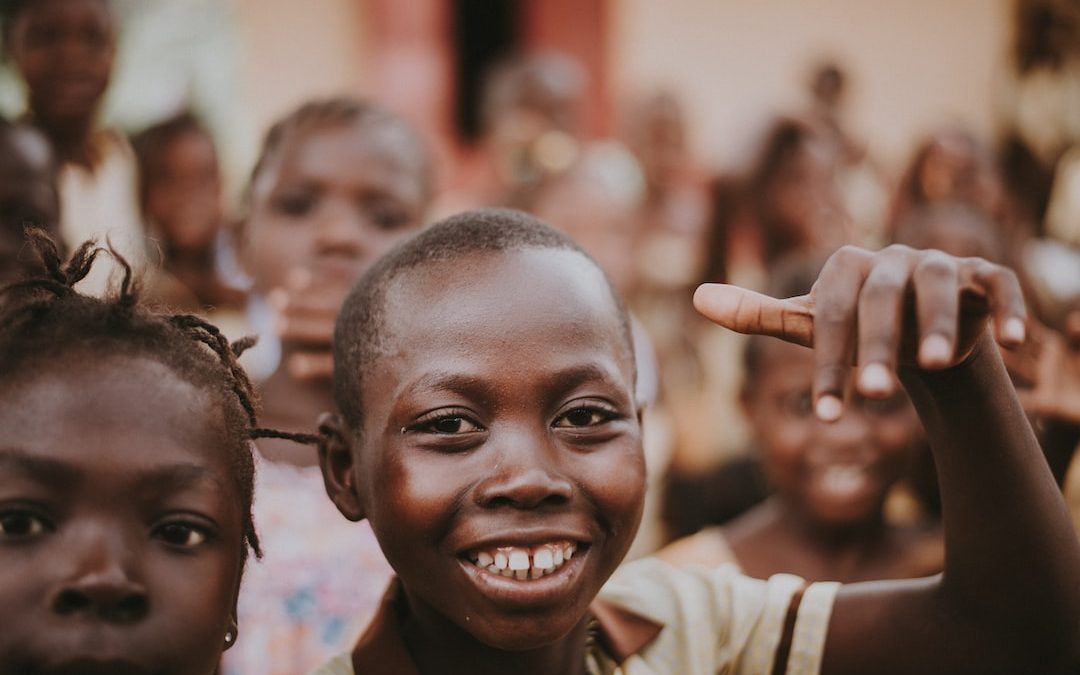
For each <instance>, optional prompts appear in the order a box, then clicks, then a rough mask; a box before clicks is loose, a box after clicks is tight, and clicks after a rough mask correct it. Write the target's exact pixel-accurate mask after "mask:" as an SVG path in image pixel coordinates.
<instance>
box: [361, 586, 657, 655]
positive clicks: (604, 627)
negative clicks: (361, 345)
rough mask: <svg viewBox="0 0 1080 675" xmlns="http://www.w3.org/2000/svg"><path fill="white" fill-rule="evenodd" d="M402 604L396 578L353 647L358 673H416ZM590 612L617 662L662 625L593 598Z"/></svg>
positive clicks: (603, 644)
mask: <svg viewBox="0 0 1080 675" xmlns="http://www.w3.org/2000/svg"><path fill="white" fill-rule="evenodd" d="M402 603H404V592H403V590H402V587H401V581H400V580H399V579H398V578H396V577H395V578H394V580H393V581H391V582H390V587H389V588H388V589H387V590H386V593H385V594H384V595H383V599H382V602H381V603H380V605H379V609H378V611H377V612H376V613H375V617H374V618H373V619H372V620H371V623H370V624H368V627H367V629H366V630H365V631H364V634H363V635H361V636H360V639H359V641H357V643H356V647H355V648H354V649H353V653H352V662H353V670H354V671H355V672H356V673H357V675H359V674H361V673H362V674H363V675H419V674H418V673H417V670H416V664H415V663H413V660H412V658H411V657H410V656H409V652H408V650H407V649H406V648H405V640H404V638H402V636H401V631H400V630H399V624H398V620H397V614H398V611H399V610H398V607H399V606H401V604H402ZM590 611H591V612H592V615H593V618H595V619H596V622H597V624H598V625H599V628H600V633H599V635H598V640H599V643H600V646H601V647H602V648H603V649H604V651H605V652H606V653H607V654H608V655H609V656H611V657H612V658H614V659H615V660H616V662H618V663H620V664H621V663H623V662H624V661H626V660H627V659H628V658H630V657H631V656H633V655H635V654H637V653H638V652H640V651H641V650H642V649H644V648H645V647H647V646H648V645H649V644H650V643H651V642H652V641H653V640H655V639H656V637H657V636H658V635H659V634H660V631H661V630H663V628H664V626H663V624H659V623H656V622H655V621H653V620H651V619H648V618H646V617H643V616H641V615H639V614H635V613H634V612H631V611H630V610H628V609H625V608H623V607H620V606H618V605H613V604H611V603H608V602H605V601H603V600H599V599H597V600H594V601H593V603H592V606H591V607H590Z"/></svg>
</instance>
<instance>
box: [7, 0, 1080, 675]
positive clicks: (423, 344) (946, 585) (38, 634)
mask: <svg viewBox="0 0 1080 675" xmlns="http://www.w3.org/2000/svg"><path fill="white" fill-rule="evenodd" d="M0 9H2V12H3V14H2V16H0V20H2V27H3V28H2V35H3V49H4V54H5V55H6V57H7V59H8V62H9V63H10V64H11V66H12V67H13V68H14V69H15V71H16V72H17V73H18V74H19V76H20V77H21V79H22V82H23V83H24V84H25V87H26V92H27V97H26V100H27V108H26V110H25V112H24V114H23V115H22V116H21V117H20V118H18V119H15V120H10V121H9V120H2V119H0V569H3V570H4V573H3V574H0V626H3V628H2V629H0V675H101V674H102V673H118V674H120V675H150V674H155V675H174V674H175V675H213V674H217V673H222V674H224V675H249V674H255V673H258V674H260V675H262V674H272V675H303V674H304V673H313V674H314V675H352V674H354V673H355V675H373V674H383V673H385V674H387V675H390V674H404V675H409V674H414V673H415V674H416V675H444V674H446V675H450V674H456V673H474V674H477V675H483V674H485V673H503V672H508V671H511V672H516V673H520V674H521V675H532V674H536V675H541V674H551V673H565V674H567V675H616V674H619V675H652V674H661V673H665V674H679V675H683V674H685V675H695V674H701V675H706V674H712V673H740V674H745V675H751V674H759V673H760V674H763V675H768V674H770V673H789V674H791V675H809V674H812V673H825V674H828V675H833V674H846V673H868V672H873V673H931V674H932V673H942V674H946V673H948V674H953V673H1002V674H1015V673H1046V674H1048V675H1053V674H1055V673H1062V674H1064V673H1074V672H1077V671H1078V669H1080V541H1078V538H1077V531H1076V529H1074V528H1075V525H1074V523H1078V522H1080V518H1078V517H1077V516H1080V514H1077V513H1074V514H1070V512H1069V504H1068V503H1067V501H1066V499H1065V498H1064V497H1063V490H1064V491H1065V492H1066V493H1068V492H1069V491H1070V490H1071V489H1073V488H1070V485H1069V483H1070V480H1072V481H1075V480H1076V476H1077V475H1080V474H1078V473H1077V471H1076V469H1075V467H1073V464H1074V463H1073V457H1074V454H1075V451H1076V449H1077V448H1078V446H1080V291H1076V292H1073V291H1070V290H1069V289H1075V288H1076V287H1077V286H1078V285H1080V263H1078V262H1077V261H1078V255H1077V254H1076V252H1075V250H1073V249H1072V248H1070V246H1075V244H1076V243H1077V242H1072V243H1071V244H1070V243H1069V242H1067V241H1055V240H1054V239H1053V237H1052V236H1048V235H1049V234H1052V233H1048V232H1047V228H1046V227H1044V222H1043V220H1042V219H1043V218H1044V217H1045V216H1046V213H1047V212H1049V211H1050V210H1051V206H1050V205H1049V204H1048V203H1047V200H1049V199H1050V198H1051V196H1050V193H1049V191H1047V192H1046V194H1042V193H1039V192H1038V190H1037V189H1036V188H1037V187H1038V186H1035V187H1031V186H1030V185H1027V187H1025V185H1026V184H1025V183H1024V182H1023V180H1022V179H1023V177H1024V176H1023V175H1021V174H1020V173H1018V172H1017V171H1012V172H1010V171H1011V169H1010V167H1012V168H1013V169H1015V167H1014V166H1012V165H1010V164H1009V163H1008V162H1007V161H1004V160H1006V159H1008V157H1007V156H1002V157H1001V158H999V157H998V155H996V154H995V153H994V152H993V151H992V150H991V148H990V147H989V146H988V145H984V143H983V142H982V141H981V140H979V139H978V138H976V137H975V136H973V135H972V134H970V133H969V132H967V131H966V130H964V129H962V128H958V127H950V128H945V129H942V130H939V131H938V132H936V133H934V134H932V135H930V136H928V138H927V139H926V141H925V142H924V143H923V144H922V145H921V146H920V147H919V148H917V149H915V150H914V152H913V153H912V158H911V161H910V166H909V167H908V168H907V170H906V171H905V172H903V174H902V175H901V176H899V177H898V179H897V180H895V181H894V180H892V179H891V178H890V177H889V176H888V174H887V173H886V172H885V171H883V170H882V169H881V168H880V167H879V166H878V165H877V164H876V163H875V162H874V160H873V158H872V157H871V155H870V153H869V151H868V150H867V146H866V145H865V144H864V143H863V142H862V141H861V140H860V139H858V138H857V137H856V136H855V135H854V134H852V133H851V132H849V130H848V129H847V128H846V126H845V122H844V107H843V106H844V104H845V100H846V95H847V94H846V92H847V89H846V74H845V72H844V70H843V68H842V67H840V66H838V65H836V64H831V63H830V64H826V65H824V66H822V67H821V68H820V69H818V70H817V71H815V72H814V75H813V78H812V79H811V83H810V84H811V86H810V88H809V91H808V94H809V95H808V104H807V106H806V109H805V110H803V111H801V112H796V113H793V114H791V115H788V116H785V117H783V118H781V119H778V120H777V121H776V123H775V124H774V125H773V126H772V127H771V129H770V130H769V132H768V133H767V134H766V136H765V138H764V139H763V142H762V144H761V148H760V153H759V155H758V157H757V160H756V161H755V162H754V163H753V164H752V166H749V167H748V168H747V170H746V171H745V172H744V174H743V175H727V176H723V177H720V178H713V179H710V178H708V177H707V175H706V171H705V170H704V169H703V168H701V167H699V166H696V165H695V163H694V162H693V160H692V159H691V158H690V157H691V155H690V153H689V152H688V148H689V146H690V141H691V139H690V137H689V130H688V129H687V127H686V123H685V120H684V119H683V114H682V110H681V108H680V105H679V102H678V101H677V100H676V99H675V98H674V97H673V96H671V95H670V94H666V93H658V94H655V95H653V96H650V97H648V98H647V99H644V100H642V101H641V102H640V103H639V104H638V105H636V106H633V107H632V112H633V114H632V119H630V120H629V124H628V125H627V128H626V134H625V140H624V141H617V140H604V141H597V140H595V139H589V138H587V137H586V134H585V133H584V132H583V131H582V127H581V125H580V123H579V120H578V118H577V115H578V114H579V109H578V108H579V105H580V103H581V98H582V96H583V95H584V92H585V91H586V89H587V87H588V79H587V74H586V73H585V71H584V69H583V68H581V66H580V65H579V64H577V63H576V62H574V61H573V59H570V58H569V57H566V56H563V55H558V54H550V53H545V54H538V55H524V56H518V57H515V58H513V59H511V60H509V61H508V62H507V63H505V64H504V65H503V66H502V67H500V68H498V69H496V70H495V71H493V73H492V76H491V77H490V79H489V82H488V87H487V90H486V92H485V94H484V104H483V134H482V139H481V141H480V147H481V148H482V149H483V152H484V153H486V160H485V161H486V162H487V163H486V164H485V165H484V166H485V167H486V168H485V169H484V170H483V171H480V172H478V173H477V176H476V178H477V180H476V182H475V183H476V184H475V185H471V186H469V187H468V189H466V190H462V191H460V192H458V193H457V194H446V193H440V192H439V190H438V189H437V188H438V183H437V181H436V175H435V163H436V162H435V158H434V156H433V153H432V151H431V150H430V148H429V143H428V141H427V140H426V139H425V138H424V137H423V135H422V134H421V133H420V132H418V131H417V130H416V129H414V128H413V127H412V126H411V124H410V123H408V122H407V121H406V120H405V119H404V118H403V117H402V116H401V115H399V114H398V113H395V112H393V111H391V110H389V109H387V108H385V107H383V105H381V104H380V103H378V102H377V101H375V100H371V99H366V98H357V97H350V96H338V97H328V98H318V99H313V100H309V101H306V102H304V103H302V104H301V105H299V106H298V107H296V108H295V109H293V110H292V111H290V112H288V113H287V114H285V115H284V116H282V117H281V118H280V119H279V120H278V121H277V122H276V123H274V124H273V125H272V126H271V128H270V129H269V130H268V131H267V132H266V135H265V137H264V141H263V145H262V148H261V151H260V153H259V156H258V158H257V160H256V162H255V163H254V167H253V168H252V170H251V173H250V178H249V181H248V184H247V186H246V189H245V190H244V195H243V198H242V200H241V206H240V208H239V209H238V211H237V212H236V213H234V212H233V209H231V208H230V201H229V199H228V198H227V196H226V187H225V181H224V180H223V178H222V172H221V169H220V158H219V156H218V149H217V144H216V142H215V138H214V137H213V135H212V134H211V133H210V132H209V131H208V130H207V128H206V127H205V126H203V125H202V124H201V123H200V121H199V119H198V117H197V116H196V115H194V114H192V113H191V112H189V111H182V110H181V111H177V114H176V115H175V116H174V117H171V118H169V119H165V120H162V121H161V122H159V123H157V124H154V125H152V126H151V127H149V128H147V129H144V130H142V131H140V132H139V133H137V134H135V135H133V136H131V137H130V138H129V137H127V136H125V135H123V134H121V133H120V132H119V131H116V130H113V129H109V128H104V127H101V126H100V125H99V123H98V121H97V120H98V117H97V113H98V110H99V108H100V106H101V102H102V99H103V97H104V95H105V93H106V91H107V89H108V85H109V81H110V77H111V70H112V66H113V58H114V54H115V51H116V40H117V32H118V23H117V18H116V15H115V13H114V10H115V8H114V7H113V6H112V3H110V2H109V0H11V1H7V2H4V3H3V4H0ZM1029 19H1030V17H1029ZM1032 21H1034V19H1032ZM1029 28H1030V30H1032V31H1035V32H1036V33H1037V34H1036V35H1034V36H1033V37H1032V38H1031V40H1032V41H1029V42H1021V44H1020V45H1018V49H1021V50H1023V49H1027V50H1028V51H1032V50H1034V52H1035V56H1031V55H1030V54H1029V55H1028V56H1029V57H1030V59H1029V60H1030V61H1031V62H1030V63H1028V62H1027V61H1024V63H1027V65H1026V66H1025V68H1026V69H1027V70H1025V71H1024V72H1027V73H1028V74H1030V72H1033V70H1032V69H1036V70H1037V69H1038V68H1045V67H1049V65H1053V64H1055V63H1056V61H1054V54H1055V53H1056V52H1053V50H1051V52H1053V53H1050V55H1049V56H1048V55H1047V54H1045V53H1043V52H1045V51H1046V49H1043V50H1042V51H1039V48H1038V45H1040V44H1042V43H1043V42H1046V40H1048V39H1049V38H1048V37H1047V36H1046V35H1043V34H1042V33H1039V32H1038V31H1039V30H1043V28H1044V27H1042V24H1039V23H1038V22H1037V21H1035V22H1034V23H1032V24H1031V26H1029ZM1039 40H1042V42H1040V41H1039ZM1033 45H1034V46H1033ZM1054 45H1057V46H1055V49H1057V48H1060V49H1064V50H1065V51H1068V46H1067V45H1065V46H1060V45H1058V43H1057V42H1054V43H1053V45H1052V46H1054ZM1044 46H1045V45H1044ZM1025 53H1026V52H1025ZM1061 58H1065V57H1061ZM1070 58H1072V57H1070ZM1032 59H1033V60H1032ZM1020 60H1021V61H1023V58H1020ZM1070 63H1071V61H1070ZM1048 64H1049V65H1048ZM1021 84H1022V78H1021ZM1022 122H1023V120H1021V123H1020V126H1019V127H1018V129H1019V133H1018V134H1017V136H1016V137H1015V138H1014V139H1012V143H1013V144H1014V145H1013V146H1010V147H1011V152H1013V153H1014V154H1015V153H1017V152H1020V150H1017V148H1018V147H1020V146H1022V145H1023V143H1024V138H1025V136H1024V133H1023V132H1024V127H1023V125H1022ZM1028 131H1030V130H1028ZM1029 136H1030V134H1029ZM1028 142H1029V145H1030V144H1032V143H1034V141H1031V140H1030V139H1029V141H1028ZM1016 144H1020V146H1018V145H1016ZM1078 147H1080V146H1078ZM1021 149H1022V148H1021ZM1053 150H1054V153H1053V154H1054V158H1055V159H1061V158H1064V157H1067V156H1068V151H1067V149H1064V148H1058V147H1057V146H1055V147H1054V148H1053ZM1027 151H1028V154H1030V155H1031V156H1032V157H1035V158H1042V159H1045V158H1046V157H1049V154H1048V153H1049V150H1047V148H1046V147H1042V146H1039V147H1034V146H1032V147H1029V148H1027ZM1021 154H1022V153H1021ZM1062 161H1064V160H1062ZM1051 174H1052V172H1051ZM1042 178H1043V179H1046V180H1049V179H1052V178H1053V176H1052V175H1051V176H1049V178H1047V177H1046V176H1043V177H1042ZM1044 182H1045V180H1044ZM1040 185H1042V183H1040ZM1029 188H1030V189H1029ZM1025 190H1026V191H1025ZM890 195H891V197H890ZM1040 200H1041V201H1040ZM862 247H865V248H862ZM1051 259H1052V260H1059V261H1060V260H1063V261H1066V262H1065V263H1064V265H1065V269H1064V270H1063V269H1059V267H1060V265H1058V266H1053V265H1051V266H1049V269H1048V266H1047V265H1046V264H1045V263H1040V262H1039V261H1046V260H1051ZM1073 264H1075V265H1076V266H1075V267H1069V265H1073ZM1070 282H1071V283H1072V285H1071V286H1070V285H1069V283H1070ZM695 288H696V289H697V290H696V292H695V290H694V289H695ZM1062 289H1065V290H1062ZM740 335H741V336H743V337H737V336H740ZM249 336H250V337H249ZM737 445H744V446H746V448H747V449H748V451H747V452H742V453H740V454H738V456H737V457H736V459H734V460H731V461H728V462H726V463H723V462H718V461H717V458H718V457H720V456H722V455H724V454H725V453H727V454H729V455H730V452H731V448H732V447H734V446H737ZM720 447H722V448H723V450H724V452H718V451H717V448H720ZM729 459H730V458H729ZM1070 467H1072V468H1073V471H1072V472H1071V473H1070ZM665 491H666V494H665ZM661 504H663V506H664V508H665V513H661V512H660V509H661ZM1070 515H1072V516H1073V517H1070ZM646 554H655V555H646Z"/></svg>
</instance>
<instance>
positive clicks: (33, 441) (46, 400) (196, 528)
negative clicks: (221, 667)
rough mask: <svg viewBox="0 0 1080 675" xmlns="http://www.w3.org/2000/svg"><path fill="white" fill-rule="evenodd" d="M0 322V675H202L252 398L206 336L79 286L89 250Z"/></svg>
mask: <svg viewBox="0 0 1080 675" xmlns="http://www.w3.org/2000/svg"><path fill="white" fill-rule="evenodd" d="M32 238H33V240H34V246H32V247H28V248H30V249H31V251H34V250H35V249H36V252H37V253H38V255H39V256H41V257H40V259H39V260H38V262H39V264H40V263H41V262H42V261H43V262H44V263H45V267H46V272H47V273H46V274H41V272H40V271H39V272H38V276H35V277H31V278H28V279H27V280H25V281H23V282H22V283H21V284H18V285H16V286H9V287H7V288H6V289H5V290H4V291H3V292H4V293H5V294H9V293H10V291H12V290H15V289H18V290H20V291H21V293H20V294H19V295H17V296H16V297H15V298H13V299H12V301H11V302H9V303H7V304H5V305H3V308H2V309H0V429H3V435H4V441H3V445H2V448H0V567H2V568H3V570H4V574H3V575H0V624H2V625H3V626H4V630H3V631H0V673H3V674H4V675H25V674H27V673H41V674H43V675H44V674H58V673H68V674H74V675H87V674H90V673H158V674H160V675H213V674H214V673H216V672H217V667H218V664H219V662H220V658H221V653H222V651H223V650H225V649H228V648H229V647H231V646H232V645H233V644H234V643H235V642H236V639H237V636H238V632H237V631H238V626H237V619H236V609H235V608H236V595H237V591H238V586H239V584H240V577H241V573H242V571H243V568H244V561H245V559H246V557H247V555H248V552H249V551H254V552H255V553H256V554H258V552H259V542H258V538H257V537H256V534H255V528H254V526H253V524H252V519H251V495H252V476H253V466H252V454H251V441H250V439H251V438H252V437H256V436H258V435H260V434H263V433H272V432H269V431H268V430H264V429H257V428H256V424H255V414H254V394H253V392H252V391H251V387H250V384H249V383H248V380H247V378H246V376H245V375H244V373H243V371H242V370H240V369H239V367H238V366H237V365H236V360H235V356H234V352H233V350H232V349H231V348H230V346H229V344H228V343H227V342H225V340H224V339H223V338H222V337H221V335H220V333H218V331H217V329H216V328H215V327H214V326H212V325H210V324H207V323H205V322H203V321H202V320H200V319H198V318H196V317H193V316H189V315H173V316H165V315H156V314H151V313H149V312H147V311H146V310H144V309H142V308H141V307H140V306H139V304H138V296H137V292H136V286H135V283H134V282H133V281H132V279H131V274H130V269H129V270H128V274H127V276H125V277H124V279H123V284H122V286H121V287H120V289H119V291H118V293H117V294H116V295H115V296H114V297H111V298H109V299H107V300H99V299H96V298H92V297H88V296H84V295H80V294H79V293H77V292H75V291H74V290H72V287H73V286H74V285H75V284H76V283H78V282H79V281H80V280H81V279H82V278H83V276H85V275H86V273H87V272H88V271H89V269H90V268H91V266H92V265H93V263H94V257H95V254H97V253H99V252H100V251H98V250H97V249H93V248H91V247H90V245H85V246H83V247H81V248H80V249H79V250H78V251H77V252H76V253H75V255H74V257H73V258H72V260H71V262H70V263H68V264H67V265H66V266H63V267H61V265H60V260H59V257H58V252H57V250H56V249H55V248H54V247H53V246H52V244H51V242H49V241H48V240H47V239H46V238H45V235H44V234H42V233H40V231H37V233H36V234H33V235H32Z"/></svg>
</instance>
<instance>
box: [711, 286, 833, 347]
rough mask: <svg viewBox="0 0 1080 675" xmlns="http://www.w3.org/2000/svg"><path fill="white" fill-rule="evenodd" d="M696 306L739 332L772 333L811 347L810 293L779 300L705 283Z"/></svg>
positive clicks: (811, 317)
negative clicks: (808, 295)
mask: <svg viewBox="0 0 1080 675" xmlns="http://www.w3.org/2000/svg"><path fill="white" fill-rule="evenodd" d="M694 307H695V308H696V309H697V311H698V312H700V313H701V314H702V315H703V316H705V317H706V318H707V319H709V320H710V321H712V322H713V323H716V324H718V325H720V326H723V327H724V328H727V329H729V330H733V331H735V332H736V333H745V334H749V335H769V336H772V337H777V338H780V339H781V340H786V341H788V342H794V343H795V344H799V345H802V346H804V347H810V346H812V345H813V343H814V319H813V314H812V312H811V309H810V299H809V298H808V297H806V296H801V297H798V298H788V299H786V300H779V299H777V298H770V297H769V296H767V295H762V294H761V293H755V292H754V291H751V290H747V289H745V288H740V287H738V286H730V285H728V284H702V285H701V286H699V287H698V289H697V291H696V292H695V293H694Z"/></svg>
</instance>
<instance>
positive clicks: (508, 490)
mask: <svg viewBox="0 0 1080 675" xmlns="http://www.w3.org/2000/svg"><path fill="white" fill-rule="evenodd" d="M546 452H547V450H545V449H543V448H540V447H539V446H535V445H532V444H529V445H527V446H525V447H518V448H517V449H515V450H513V451H510V452H505V453H502V454H501V457H500V459H499V460H498V463H497V464H496V465H495V466H494V467H493V469H492V471H491V474H490V475H489V476H488V477H487V478H485V479H484V480H483V481H482V482H481V483H480V485H479V486H478V487H477V489H476V493H475V495H476V501H477V503H478V504H479V505H480V506H483V507H485V508H492V507H498V506H512V507H515V508H519V509H535V508H538V507H540V506H545V505H556V504H563V503H565V502H567V501H569V500H570V498H571V496H573V494H574V484H573V483H572V482H571V481H570V480H569V479H568V478H567V477H566V476H565V475H563V474H562V473H561V472H560V471H558V470H557V469H556V468H555V467H554V466H552V464H551V462H550V460H549V459H548V458H547V457H546V456H545V455H546Z"/></svg>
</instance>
